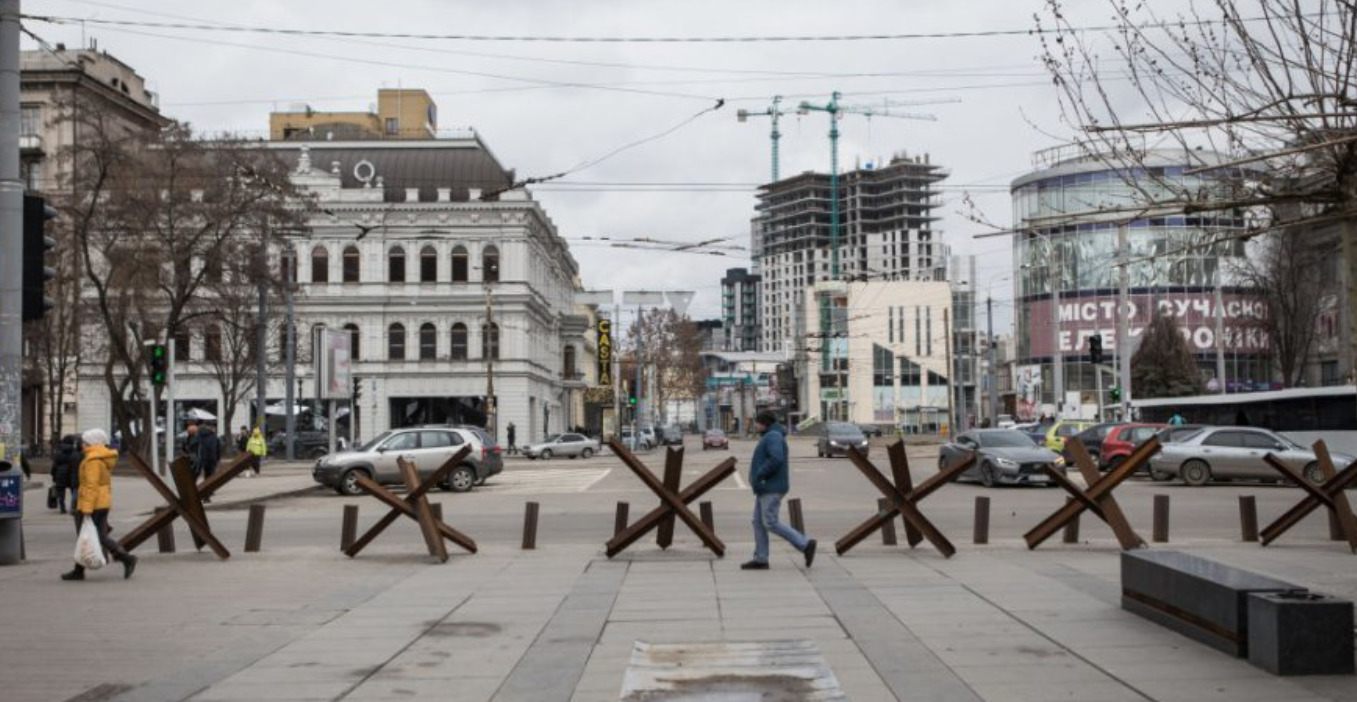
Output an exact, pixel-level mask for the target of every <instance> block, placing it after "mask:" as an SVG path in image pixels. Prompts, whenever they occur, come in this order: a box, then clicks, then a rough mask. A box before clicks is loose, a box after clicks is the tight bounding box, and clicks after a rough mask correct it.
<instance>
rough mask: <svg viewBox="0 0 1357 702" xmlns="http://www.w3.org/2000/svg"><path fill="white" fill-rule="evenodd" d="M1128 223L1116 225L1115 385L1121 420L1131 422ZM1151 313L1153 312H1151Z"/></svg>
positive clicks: (1123, 222)
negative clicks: (1118, 267) (1117, 371)
mask: <svg viewBox="0 0 1357 702" xmlns="http://www.w3.org/2000/svg"><path fill="white" fill-rule="evenodd" d="M1127 226H1128V222H1126V221H1122V222H1119V223H1118V224H1117V257H1118V258H1119V259H1120V260H1121V275H1120V276H1119V278H1118V281H1117V310H1118V312H1117V362H1118V365H1119V366H1120V368H1119V371H1120V372H1119V373H1118V378H1117V385H1119V386H1120V387H1121V418H1122V420H1123V421H1128V422H1129V421H1131V419H1132V417H1131V320H1130V317H1131V295H1130V287H1131V271H1130V268H1129V266H1130V255H1129V253H1130V249H1129V248H1128V247H1127V241H1126V228H1127ZM1151 312H1153V310H1151Z"/></svg>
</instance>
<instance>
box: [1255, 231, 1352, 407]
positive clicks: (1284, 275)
mask: <svg viewBox="0 0 1357 702" xmlns="http://www.w3.org/2000/svg"><path fill="white" fill-rule="evenodd" d="M1251 249H1252V251H1251V253H1250V255H1249V256H1248V257H1246V258H1245V259H1243V261H1242V262H1241V263H1240V265H1239V266H1238V268H1239V270H1238V271H1237V272H1236V276H1237V278H1238V280H1239V282H1240V283H1241V284H1242V285H1244V286H1245V287H1247V288H1250V289H1252V290H1255V291H1257V292H1258V294H1259V297H1260V298H1261V299H1262V300H1263V303H1264V304H1265V305H1266V306H1267V314H1266V315H1265V316H1262V317H1258V318H1251V319H1252V324H1254V325H1256V327H1257V328H1258V329H1259V330H1260V331H1262V332H1263V334H1264V335H1266V337H1267V339H1268V342H1269V345H1270V347H1271V349H1272V352H1273V359H1274V360H1275V362H1276V364H1277V368H1278V371H1279V372H1280V374H1281V378H1282V383H1283V384H1284V385H1285V386H1286V387H1293V386H1296V385H1299V384H1300V382H1301V380H1302V378H1303V377H1304V373H1305V365H1306V361H1307V360H1308V359H1309V358H1310V356H1311V354H1312V353H1313V351H1314V350H1315V349H1316V347H1317V346H1318V343H1319V335H1320V331H1319V318H1320V315H1321V313H1322V312H1323V311H1324V310H1325V309H1326V306H1327V305H1328V304H1329V302H1330V301H1331V300H1332V296H1333V294H1334V293H1335V292H1336V290H1335V286H1334V283H1333V281H1332V280H1331V279H1330V277H1329V276H1328V275H1326V274H1325V271H1327V270H1328V269H1329V267H1328V266H1327V265H1326V260H1327V259H1328V258H1329V257H1330V256H1332V255H1334V252H1333V251H1329V250H1326V249H1325V248H1324V247H1321V246H1315V245H1313V244H1311V243H1310V242H1308V241H1306V237H1305V235H1303V234H1298V233H1293V232H1275V233H1271V234H1266V235H1264V236H1262V237H1260V239H1259V240H1258V241H1256V242H1254V243H1253V244H1251Z"/></svg>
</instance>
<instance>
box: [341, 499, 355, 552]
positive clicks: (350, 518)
mask: <svg viewBox="0 0 1357 702" xmlns="http://www.w3.org/2000/svg"><path fill="white" fill-rule="evenodd" d="M357 540H358V505H344V526H343V528H342V529H341V530H340V532H339V550H341V551H347V550H349V547H350V546H352V545H353V542H355V541H357Z"/></svg>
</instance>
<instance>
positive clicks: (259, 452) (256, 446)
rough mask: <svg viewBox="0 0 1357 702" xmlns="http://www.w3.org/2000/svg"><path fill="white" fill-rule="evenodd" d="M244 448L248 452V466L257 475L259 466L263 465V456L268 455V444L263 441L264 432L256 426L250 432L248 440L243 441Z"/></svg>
mask: <svg viewBox="0 0 1357 702" xmlns="http://www.w3.org/2000/svg"><path fill="white" fill-rule="evenodd" d="M245 450H246V451H249V452H250V467H251V468H254V474H255V475H259V468H260V466H262V465H264V456H266V455H268V452H269V446H268V444H267V443H265V442H264V434H263V432H261V431H259V428H258V427H255V430H254V433H252V434H250V440H249V441H247V442H245ZM246 475H249V474H248V473H246Z"/></svg>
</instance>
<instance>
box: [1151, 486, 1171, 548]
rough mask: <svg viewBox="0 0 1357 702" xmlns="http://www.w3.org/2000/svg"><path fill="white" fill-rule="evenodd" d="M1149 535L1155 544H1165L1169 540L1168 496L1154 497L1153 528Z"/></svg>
mask: <svg viewBox="0 0 1357 702" xmlns="http://www.w3.org/2000/svg"><path fill="white" fill-rule="evenodd" d="M1153 532H1154V533H1153V534H1151V535H1150V539H1152V540H1153V541H1154V542H1155V543H1160V544H1162V543H1165V542H1167V541H1168V540H1169V496H1168V495H1155V496H1154V528H1153Z"/></svg>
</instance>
